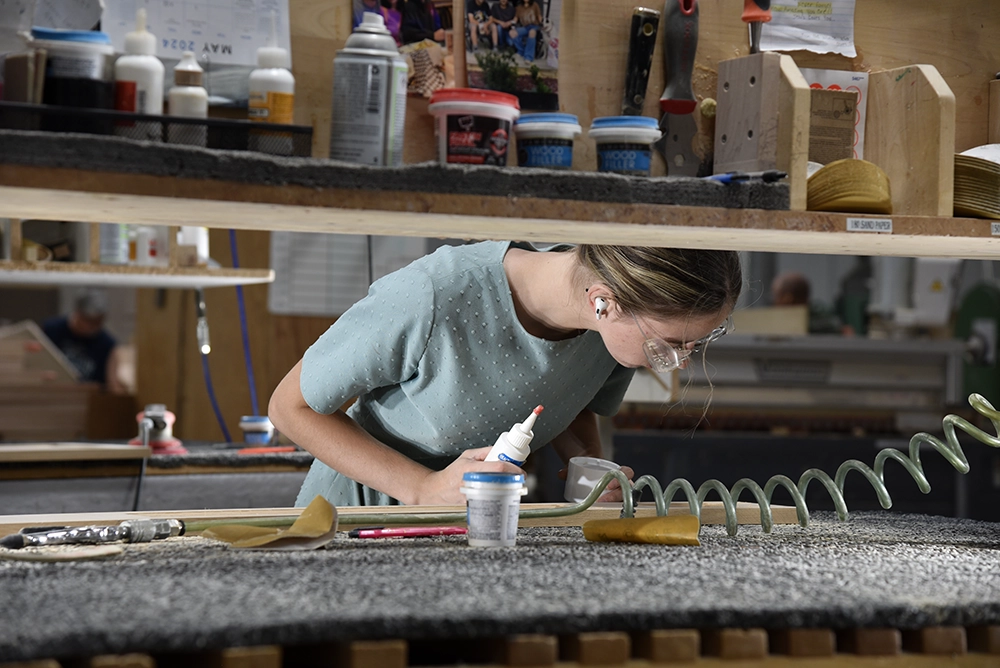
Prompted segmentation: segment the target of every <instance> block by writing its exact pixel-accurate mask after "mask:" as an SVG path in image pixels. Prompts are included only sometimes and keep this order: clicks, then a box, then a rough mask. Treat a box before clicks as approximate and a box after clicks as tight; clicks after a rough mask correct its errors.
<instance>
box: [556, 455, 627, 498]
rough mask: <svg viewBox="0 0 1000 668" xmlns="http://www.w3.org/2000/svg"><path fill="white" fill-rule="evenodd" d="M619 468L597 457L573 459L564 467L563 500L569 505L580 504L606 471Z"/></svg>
mask: <svg viewBox="0 0 1000 668" xmlns="http://www.w3.org/2000/svg"><path fill="white" fill-rule="evenodd" d="M620 468H621V467H620V466H619V465H618V464H615V463H614V462H612V461H608V460H607V459H598V458H597V457H573V458H572V459H570V460H569V464H568V465H567V467H566V487H565V489H564V490H563V498H564V499H566V500H567V501H569V502H570V503H580V502H581V501H583V500H584V499H586V498H587V496H588V495H589V494H590V493H591V492H592V491H593V489H594V487H595V486H596V485H597V483H598V482H600V480H601V478H603V477H604V474H605V473H607V472H608V471H617V470H618V469H620Z"/></svg>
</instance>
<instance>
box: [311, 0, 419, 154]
mask: <svg viewBox="0 0 1000 668" xmlns="http://www.w3.org/2000/svg"><path fill="white" fill-rule="evenodd" d="M408 73H409V68H408V66H407V64H406V60H405V59H404V58H403V57H402V56H400V55H399V51H398V50H397V49H396V40H395V39H393V37H392V34H390V33H389V31H388V30H386V27H385V21H384V19H383V18H382V16H381V15H380V14H372V13H371V12H365V13H364V16H363V17H362V21H361V25H359V26H358V27H357V28H355V29H354V32H353V33H351V36H350V37H348V38H347V44H346V46H345V47H344V48H343V49H341V50H340V51H338V52H337V57H336V58H334V60H333V111H332V114H331V118H330V157H331V158H332V159H334V160H343V161H345V162H354V163H358V164H362V165H373V166H379V167H381V166H388V167H398V166H399V165H402V164H403V136H404V131H405V128H406V82H407V76H408Z"/></svg>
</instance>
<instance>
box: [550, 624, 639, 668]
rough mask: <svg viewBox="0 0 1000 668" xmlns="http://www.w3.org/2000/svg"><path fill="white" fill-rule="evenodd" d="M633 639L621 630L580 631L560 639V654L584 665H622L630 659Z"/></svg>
mask: <svg viewBox="0 0 1000 668" xmlns="http://www.w3.org/2000/svg"><path fill="white" fill-rule="evenodd" d="M631 643H632V640H631V638H629V635H628V634H627V633H622V632H620V631H606V632H600V631H595V632H590V633H578V634H576V635H570V636H562V637H561V638H560V639H559V656H560V659H562V660H563V661H575V662H577V663H579V664H580V665H583V666H608V665H620V664H623V663H625V662H626V661H628V660H629V656H630V655H631V652H632V644H631Z"/></svg>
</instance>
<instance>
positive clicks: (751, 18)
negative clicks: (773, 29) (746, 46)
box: [741, 0, 771, 53]
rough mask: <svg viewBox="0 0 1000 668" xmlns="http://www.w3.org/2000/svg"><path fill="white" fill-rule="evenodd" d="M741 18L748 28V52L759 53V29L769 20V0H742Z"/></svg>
mask: <svg viewBox="0 0 1000 668" xmlns="http://www.w3.org/2000/svg"><path fill="white" fill-rule="evenodd" d="M741 18H742V19H743V22H744V23H746V24H747V26H748V28H749V29H750V53H760V29H761V26H763V25H764V24H765V23H768V22H769V21H770V20H771V0H743V16H742V17H741Z"/></svg>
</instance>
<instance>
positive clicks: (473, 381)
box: [268, 241, 742, 506]
mask: <svg viewBox="0 0 1000 668" xmlns="http://www.w3.org/2000/svg"><path fill="white" fill-rule="evenodd" d="M741 287H742V274H741V271H740V263H739V258H738V256H737V254H736V253H735V252H731V251H707V250H678V249H669V248H632V247H624V246H577V247H573V246H557V247H553V248H551V249H549V250H546V251H537V250H535V249H534V248H532V247H531V246H530V245H527V244H522V243H511V242H498V241H487V242H482V243H476V244H470V245H465V246H446V247H443V248H440V249H438V250H437V251H436V252H434V253H432V254H430V255H427V256H425V257H423V258H421V259H419V260H416V261H415V262H413V263H412V264H410V265H409V266H407V267H404V268H403V269H400V270H399V271H396V272H394V273H392V274H390V275H388V276H385V277H383V278H381V279H379V280H378V281H376V282H375V283H374V284H372V286H371V289H370V290H369V293H368V296H367V297H365V298H364V299H362V300H361V301H359V302H358V303H356V304H355V305H354V306H352V307H351V308H350V309H349V310H348V311H347V312H346V313H344V314H343V316H341V317H340V318H339V319H338V320H337V321H336V322H335V323H334V324H333V325H332V326H331V327H330V329H328V330H327V331H326V332H325V333H324V334H323V335H322V336H321V337H320V338H319V339H318V340H317V341H316V343H314V344H313V345H312V346H311V347H310V348H309V349H308V350H307V351H306V353H305V355H304V356H303V357H302V360H300V361H299V362H298V364H296V365H295V367H294V368H292V370H291V371H289V372H288V375H287V376H285V378H284V379H283V380H282V381H281V383H280V384H279V385H278V387H277V389H276V390H275V391H274V394H273V395H272V396H271V402H270V406H269V407H268V413H269V415H270V418H271V421H272V422H273V423H274V425H275V427H276V428H277V429H279V430H280V431H281V432H282V433H284V434H285V435H286V436H288V437H289V438H291V439H292V440H293V441H294V442H295V443H297V444H299V445H300V446H301V447H303V448H305V449H306V450H308V451H309V452H311V453H312V454H313V455H315V456H316V461H315V462H314V463H313V466H312V469H311V470H310V471H309V474H308V476H307V477H306V480H305V482H304V483H303V485H302V489H301V490H300V491H299V496H298V499H297V500H296V505H297V506H304V505H307V504H308V503H309V502H310V501H311V500H312V499H313V497H315V496H316V495H317V494H320V495H322V496H324V497H326V498H327V499H328V500H329V501H330V502H331V503H332V504H334V505H338V506H352V505H386V504H391V503H395V502H402V503H405V504H411V505H412V504H425V505H435V504H462V503H464V502H465V497H464V496H463V495H462V494H461V492H460V491H459V487H460V486H461V481H462V475H463V474H464V473H466V472H468V471H492V472H510V473H519V472H521V469H519V468H517V467H516V466H514V465H513V464H510V463H508V462H502V461H493V462H486V461H484V459H485V457H486V455H487V453H488V452H489V450H490V446H491V445H492V444H493V442H494V441H495V440H496V438H497V436H498V435H499V434H500V433H501V432H504V431H507V430H509V429H510V427H511V425H512V424H514V423H519V422H521V421H522V420H523V419H524V417H525V415H527V414H528V413H529V412H531V409H532V408H534V407H535V406H536V405H538V404H542V405H544V406H545V411H544V412H543V413H542V414H541V415H540V416H539V418H538V421H537V422H536V423H535V426H534V432H535V438H534V440H533V442H532V448H533V449H534V450H537V449H538V448H539V447H542V446H544V445H545V444H546V443H552V445H553V447H554V448H555V449H556V451H557V453H558V454H559V456H560V458H561V459H562V460H563V461H564V462H568V461H569V459H570V457H575V456H577V455H586V456H591V457H600V456H601V441H600V437H599V435H598V428H597V418H596V415H608V416H610V415H614V414H615V413H616V412H617V410H618V407H619V405H620V404H621V401H622V397H623V396H624V394H625V390H626V388H627V387H628V384H629V381H630V380H631V378H632V374H633V373H634V371H635V369H636V368H638V367H643V366H645V367H651V368H652V369H654V370H655V371H659V372H666V371H669V370H671V369H673V368H677V367H679V366H682V365H683V364H685V363H686V361H687V357H688V355H690V354H691V352H693V351H696V350H697V349H698V348H699V347H700V346H701V345H704V344H705V343H707V342H708V341H711V340H714V339H716V338H718V337H719V336H721V335H722V334H724V333H726V332H727V331H728V330H729V328H730V322H731V321H730V319H729V317H730V314H731V312H732V310H733V306H734V305H735V303H736V299H737V297H739V293H740V289H741ZM353 397H357V401H356V402H355V403H354V404H353V405H352V406H351V407H350V409H348V410H347V412H346V413H345V412H344V411H342V410H341V406H342V405H344V404H345V403H346V402H347V401H349V400H350V399H351V398H353ZM470 448H471V449H470ZM624 470H625V473H626V475H629V476H630V477H631V475H632V471H631V470H630V469H628V468H627V467H625V468H624ZM611 485H612V486H609V488H608V490H607V492H606V494H605V495H604V496H603V497H602V498H601V500H603V501H612V500H616V498H617V500H620V498H621V489H620V488H619V487H618V485H617V483H616V482H615V481H612V483H611Z"/></svg>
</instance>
